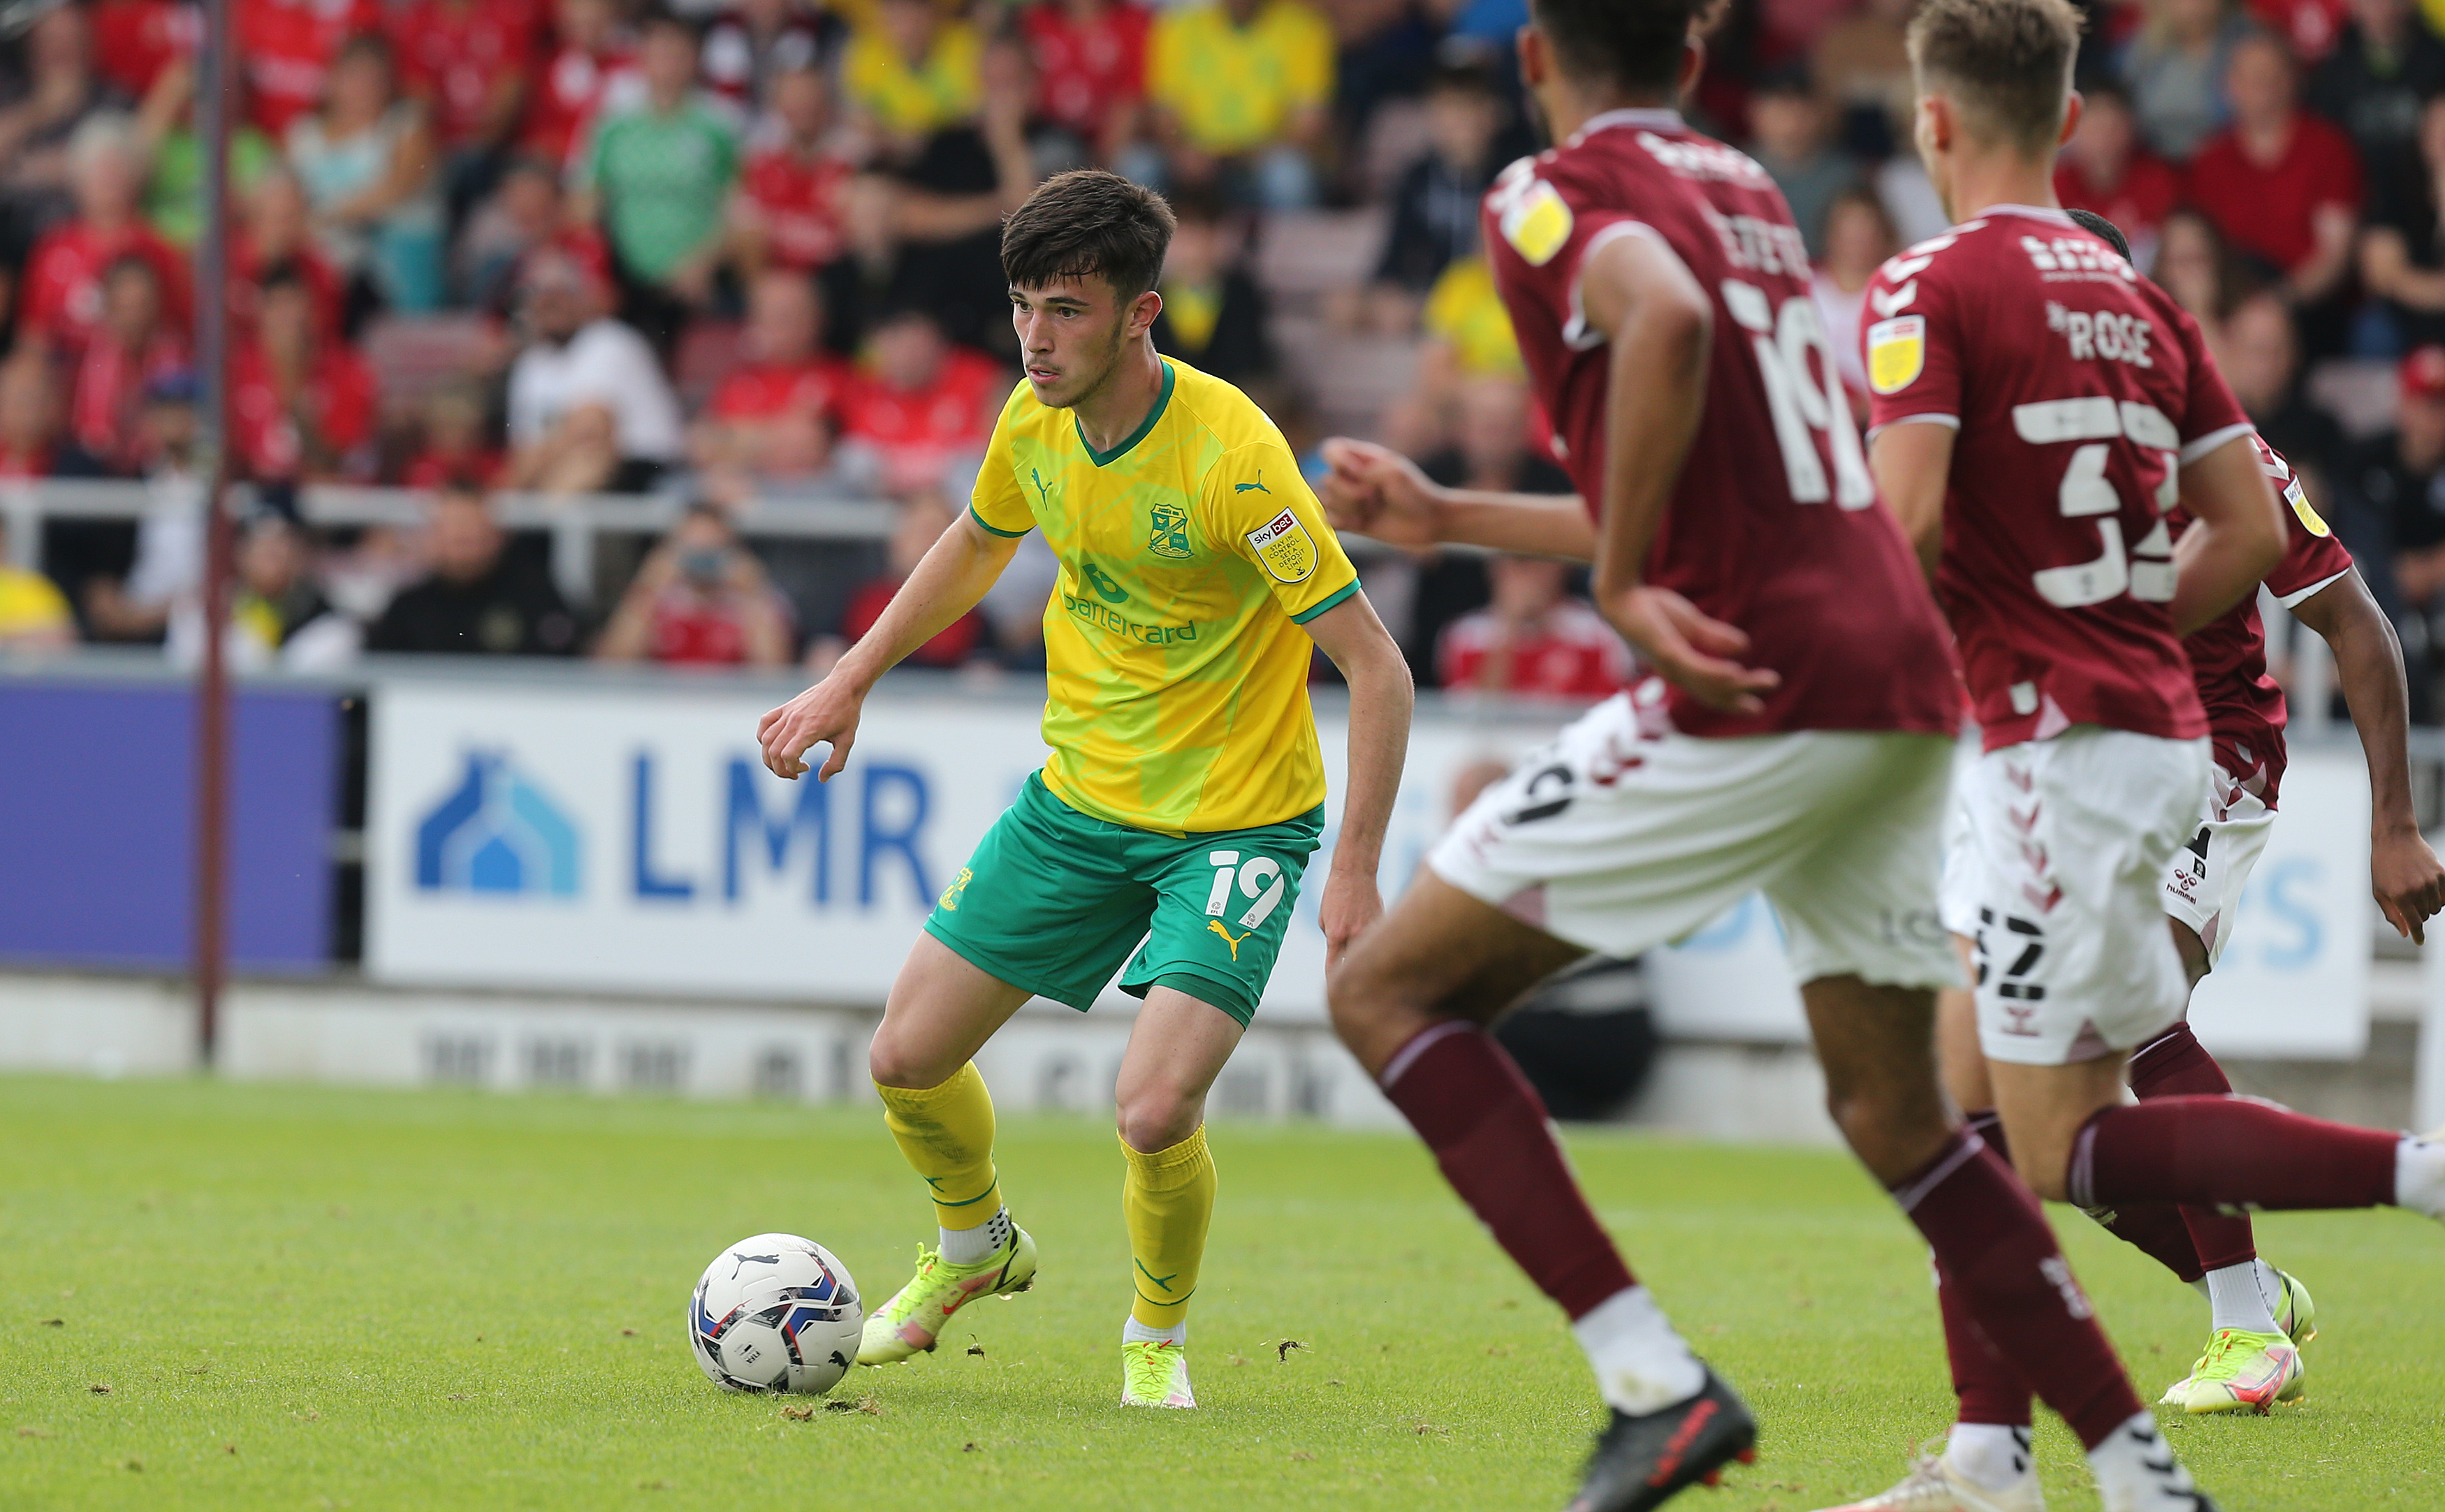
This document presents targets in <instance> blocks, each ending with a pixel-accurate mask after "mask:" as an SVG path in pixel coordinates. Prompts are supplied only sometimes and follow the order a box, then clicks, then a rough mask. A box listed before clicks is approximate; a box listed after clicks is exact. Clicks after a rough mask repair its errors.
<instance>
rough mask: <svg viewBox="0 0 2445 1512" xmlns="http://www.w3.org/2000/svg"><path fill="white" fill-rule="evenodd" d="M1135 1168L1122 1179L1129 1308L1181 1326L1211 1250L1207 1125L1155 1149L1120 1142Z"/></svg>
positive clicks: (1145, 1318)
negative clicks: (1131, 1293) (1132, 1290)
mask: <svg viewBox="0 0 2445 1512" xmlns="http://www.w3.org/2000/svg"><path fill="white" fill-rule="evenodd" d="M1121 1152H1122V1153H1123V1154H1125V1155H1127V1156H1128V1157H1129V1173H1128V1174H1127V1175H1126V1176H1124V1177H1123V1178H1122V1181H1121V1214H1122V1217H1123V1219H1124V1220H1125V1221H1126V1222H1127V1223H1128V1224H1129V1258H1130V1262H1131V1272H1130V1274H1131V1279H1133V1280H1135V1281H1136V1283H1137V1300H1136V1301H1135V1302H1133V1303H1131V1304H1130V1306H1129V1316H1131V1317H1134V1318H1136V1319H1137V1320H1138V1322H1140V1323H1141V1324H1144V1325H1145V1326H1146V1327H1148V1328H1154V1329H1169V1328H1176V1327H1178V1326H1179V1325H1180V1324H1181V1323H1182V1322H1183V1321H1185V1319H1186V1318H1187V1316H1188V1298H1189V1296H1190V1294H1191V1293H1193V1292H1195V1291H1196V1290H1197V1267H1198V1264H1199V1262H1200V1261H1202V1260H1204V1258H1205V1225H1206V1222H1207V1221H1208V1220H1209V1219H1211V1218H1212V1217H1213V1216H1214V1157H1213V1156H1211V1155H1209V1154H1207V1153H1206V1152H1205V1128H1204V1125H1202V1124H1201V1125H1199V1126H1198V1129H1197V1132H1195V1133H1193V1134H1191V1135H1189V1136H1188V1137H1187V1138H1186V1139H1184V1140H1182V1141H1181V1142H1180V1143H1179V1144H1177V1145H1174V1146H1172V1147H1171V1148H1169V1149H1159V1150H1156V1151H1155V1152H1154V1153H1152V1154H1150V1155H1149V1154H1147V1153H1145V1152H1143V1151H1140V1150H1135V1149H1131V1148H1129V1142H1128V1141H1126V1140H1124V1141H1122V1143H1121Z"/></svg>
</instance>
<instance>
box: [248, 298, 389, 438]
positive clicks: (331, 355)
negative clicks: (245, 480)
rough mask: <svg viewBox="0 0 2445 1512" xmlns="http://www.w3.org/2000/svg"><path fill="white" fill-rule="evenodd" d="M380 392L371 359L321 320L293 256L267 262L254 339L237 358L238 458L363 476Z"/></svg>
mask: <svg viewBox="0 0 2445 1512" xmlns="http://www.w3.org/2000/svg"><path fill="white" fill-rule="evenodd" d="M374 401H375V391H374V377H373V372H372V370H371V369H370V368H368V367H367V366H366V365H365V363H364V359H363V358H361V357H359V356H358V355H357V354H356V352H355V351H354V350H353V349H352V348H350V347H348V346H347V345H344V344H342V343H339V342H335V341H331V340H329V339H328V338H327V337H326V336H325V335H324V333H323V332H322V331H320V330H319V329H317V328H316V325H315V319H314V293H313V290H312V289H310V288H309V287H308V285H307V282H306V279H305V277H304V276H303V275H302V274H300V273H299V272H298V271H297V270H296V269H294V268H291V267H288V266H286V265H280V266H275V267H273V268H271V270H269V271H266V272H265V274H264V276H263V284H262V288H261V291H260V292H259V293H258V295H257V296H256V301H255V323H254V340H253V341H252V342H251V343H249V344H247V345H244V346H241V347H239V348H238V350H237V352H236V354H235V356H234V358H233V361H232V362H231V364H230V399H229V406H230V441H231V446H230V450H231V453H232V457H233V460H234V461H235V463H236V465H237V467H238V468H239V469H240V470H241V471H242V472H243V473H244V474H245V475H246V476H250V477H252V478H254V479H256V480H257V481H270V480H271V479H275V478H276V479H283V480H289V481H297V480H305V479H322V478H331V477H338V476H344V475H349V474H357V475H360V476H361V475H362V474H363V471H364V469H363V468H362V467H361V466H359V465H357V464H358V463H360V462H361V461H362V460H363V457H362V454H363V452H364V447H365V444H366V443H367V442H368V441H370V440H371V439H373V425H374Z"/></svg>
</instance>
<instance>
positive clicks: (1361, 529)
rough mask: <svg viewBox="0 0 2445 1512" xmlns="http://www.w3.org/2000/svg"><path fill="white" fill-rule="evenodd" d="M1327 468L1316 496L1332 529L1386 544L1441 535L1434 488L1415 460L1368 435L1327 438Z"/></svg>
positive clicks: (1428, 542)
mask: <svg viewBox="0 0 2445 1512" xmlns="http://www.w3.org/2000/svg"><path fill="white" fill-rule="evenodd" d="M1324 460H1325V465H1326V467H1327V468H1329V469H1330V471H1328V472H1327V473H1326V474H1325V476H1324V487H1323V488H1322V489H1320V490H1318V491H1317V494H1316V498H1317V500H1318V502H1320V503H1322V504H1323V505H1324V517H1325V518H1326V519H1327V520H1329V521H1330V522H1332V525H1333V528H1334V530H1336V531H1355V532H1358V533H1359V534H1361V535H1366V536H1371V537H1372V538H1374V539H1375V540H1379V541H1382V542H1383V543H1384V544H1385V545H1387V546H1412V547H1415V546H1432V545H1434V544H1436V543H1437V542H1438V541H1440V540H1441V539H1442V538H1443V534H1442V532H1443V510H1442V505H1441V500H1440V498H1439V496H1438V495H1439V491H1438V490H1437V488H1436V487H1435V485H1434V483H1433V482H1432V481H1431V480H1429V479H1428V476H1427V475H1426V474H1424V473H1422V472H1420V471H1418V464H1417V463H1415V462H1412V461H1410V460H1409V458H1408V457H1403V456H1402V455H1401V454H1400V453H1398V452H1396V451H1393V450H1392V449H1391V448H1390V447H1386V446H1378V445H1376V444H1375V443H1374V442H1373V441H1357V440H1352V439H1350V438H1348V437H1346V436H1334V437H1331V438H1329V439H1327V440H1326V441H1325V443H1324Z"/></svg>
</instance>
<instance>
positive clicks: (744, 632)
mask: <svg viewBox="0 0 2445 1512" xmlns="http://www.w3.org/2000/svg"><path fill="white" fill-rule="evenodd" d="M791 639H792V636H791V626H790V607H789V601H788V600H786V599H784V598H782V597H781V595H780V594H779V593H778V592H777V591H775V588H773V585H772V583H771V581H770V580H769V579H768V578H767V577H766V576H765V574H764V565H763V564H762V563H760V562H758V561H756V557H755V554H754V553H753V552H751V551H748V550H747V549H746V548H745V547H743V546H741V545H739V544H738V537H737V534H736V533H734V532H732V530H731V528H730V522H729V521H728V520H726V519H724V518H723V517H722V515H721V512H720V511H719V510H717V509H715V508H713V507H712V506H711V505H707V504H699V505H696V506H694V507H692V508H691V509H690V510H689V511H688V512H687V514H686V515H685V516H684V517H683V518H682V519H681V521H680V523H679V526H678V528H677V529H675V530H673V531H672V532H671V533H670V535H669V536H668V537H667V538H666V539H665V540H664V541H663V544H662V545H660V546H658V547H656V548H654V550H653V551H652V553H651V554H649V555H648V556H647V557H646V558H645V561H644V566H643V567H641V568H639V569H637V577H636V581H634V582H632V583H630V584H629V585H628V591H627V592H625V593H624V594H622V595H621V597H620V607H618V608H617V609H615V610H613V611H612V614H611V623H610V624H608V625H605V626H604V627H603V639H602V641H601V643H600V644H597V645H596V646H595V648H594V654H595V655H596V656H597V657H598V658H600V659H602V660H603V661H606V662H662V663H674V664H680V665H700V666H702V665H710V666H781V665H784V664H785V663H788V662H789V660H790V642H791Z"/></svg>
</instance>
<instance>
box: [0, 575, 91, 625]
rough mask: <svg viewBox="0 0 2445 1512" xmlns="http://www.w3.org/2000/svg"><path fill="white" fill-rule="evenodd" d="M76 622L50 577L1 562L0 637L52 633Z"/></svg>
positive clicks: (65, 598) (65, 600) (64, 598)
mask: <svg viewBox="0 0 2445 1512" xmlns="http://www.w3.org/2000/svg"><path fill="white" fill-rule="evenodd" d="M75 623H76V622H75V616H74V615H72V614H70V613H69V611H68V601H67V597H66V595H65V594H63V593H62V592H60V590H59V588H57V587H55V586H54V585H53V584H52V582H51V580H50V579H49V578H47V577H45V576H44V575H43V574H42V573H40V572H31V571H28V570H27V569H24V568H19V567H8V566H5V565H0V640H5V639H8V638H10V637H14V636H20V635H49V634H54V633H56V632H58V631H61V630H65V629H67V628H68V627H69V626H70V625H74V624H75Z"/></svg>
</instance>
